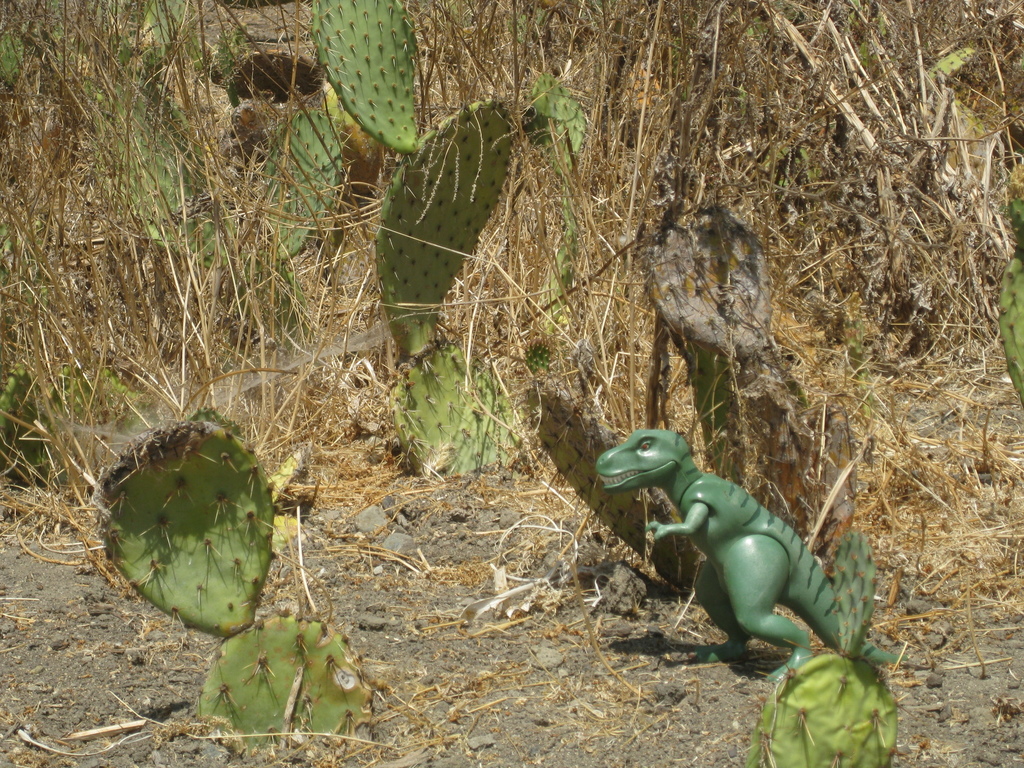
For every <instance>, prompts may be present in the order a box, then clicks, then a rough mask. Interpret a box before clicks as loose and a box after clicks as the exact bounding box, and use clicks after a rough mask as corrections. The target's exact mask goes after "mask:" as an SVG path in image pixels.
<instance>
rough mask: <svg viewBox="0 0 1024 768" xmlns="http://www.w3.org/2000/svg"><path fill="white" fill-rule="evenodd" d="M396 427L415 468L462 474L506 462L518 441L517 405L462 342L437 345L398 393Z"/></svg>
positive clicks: (402, 384)
mask: <svg viewBox="0 0 1024 768" xmlns="http://www.w3.org/2000/svg"><path fill="white" fill-rule="evenodd" d="M394 409H395V428H396V430H397V433H398V439H399V442H400V443H401V445H402V448H403V449H404V450H405V452H406V455H407V456H408V457H409V462H410V464H412V466H413V469H415V470H417V471H421V472H422V471H433V472H436V473H438V474H460V473H463V472H469V471H471V470H474V469H479V468H480V467H483V466H486V465H487V464H492V463H494V462H496V461H501V460H503V459H506V458H507V455H508V451H509V449H510V447H511V446H513V445H514V444H515V437H514V435H513V434H512V431H511V429H510V428H509V427H510V424H511V420H512V406H511V405H510V404H509V402H508V401H507V400H506V399H505V397H504V395H503V394H502V392H501V390H500V388H499V387H498V386H497V384H495V382H494V381H493V379H491V377H490V376H489V375H488V374H487V373H486V372H485V371H483V370H481V369H479V368H473V369H472V370H471V367H470V366H467V364H466V361H465V358H463V356H462V352H461V351H459V348H458V347H455V346H446V347H442V348H440V349H436V350H434V351H433V352H431V353H430V354H429V355H427V356H425V357H424V358H423V359H422V360H420V361H419V363H418V364H417V365H415V366H413V367H412V368H411V369H410V370H409V371H408V372H407V373H406V376H405V378H404V379H403V380H401V381H399V383H398V385H397V386H396V388H395V393H394Z"/></svg>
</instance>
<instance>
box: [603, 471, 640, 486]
mask: <svg viewBox="0 0 1024 768" xmlns="http://www.w3.org/2000/svg"><path fill="white" fill-rule="evenodd" d="M639 474H640V470H639V469H631V470H629V471H628V472H623V473H622V474H620V475H614V476H612V477H605V476H604V475H602V476H601V480H602V481H604V484H605V485H618V484H619V483H621V482H624V481H626V480H628V479H629V478H631V477H633V476H635V475H639Z"/></svg>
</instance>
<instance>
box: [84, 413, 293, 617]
mask: <svg viewBox="0 0 1024 768" xmlns="http://www.w3.org/2000/svg"><path fill="white" fill-rule="evenodd" d="M94 502H95V503H96V506H97V507H98V508H99V509H100V510H101V512H102V518H103V520H102V523H103V535H104V540H105V543H106V547H107V554H108V555H109V557H110V558H111V560H112V561H113V563H114V565H115V566H116V567H117V569H118V570H119V571H120V572H121V573H122V574H124V576H125V577H126V578H127V579H128V580H129V582H130V583H131V585H132V586H133V587H134V588H135V589H136V591H138V592H139V594H141V595H142V596H143V597H145V598H146V599H147V600H149V601H150V602H151V603H153V604H154V605H155V606H156V607H157V608H159V609H160V610H162V611H164V612H166V613H169V614H170V615H172V616H174V617H176V618H179V619H181V621H182V623H183V624H186V625H188V626H191V627H195V628H196V629H200V630H202V631H204V632H209V633H210V634H214V635H219V636H222V637H227V636H230V635H234V634H236V633H237V632H240V631H241V630H243V629H245V628H246V627H248V626H249V625H251V624H252V622H253V620H254V618H255V614H256V605H257V603H258V601H259V596H260V592H261V590H262V589H263V584H264V581H265V580H266V577H267V571H268V569H269V567H270V560H271V556H272V555H271V537H272V535H273V531H274V504H273V501H272V499H271V492H270V487H269V483H268V481H267V477H266V475H265V474H264V472H263V469H262V467H261V466H260V464H259V462H258V461H257V460H256V457H255V456H254V455H253V454H252V453H251V452H250V451H249V450H248V449H246V447H245V446H244V445H243V444H242V442H241V441H240V440H239V439H238V438H237V437H235V436H234V435H233V434H232V433H231V432H230V431H228V430H226V429H224V428H222V427H221V426H219V425H217V424H212V423H210V422H193V421H186V422H179V423H176V424H172V425H171V426H169V427H164V428H160V429H155V430H152V431H150V432H147V433H145V434H143V435H141V436H140V437H139V438H137V439H136V440H135V441H133V442H132V444H131V445H130V446H129V448H128V449H127V450H126V451H125V452H124V454H123V455H122V456H121V457H120V458H119V459H118V460H117V461H116V462H115V463H114V464H113V466H111V467H110V468H109V469H108V470H107V471H106V472H105V473H104V475H103V476H102V477H101V479H100V482H99V484H98V486H97V489H96V493H95V496H94Z"/></svg>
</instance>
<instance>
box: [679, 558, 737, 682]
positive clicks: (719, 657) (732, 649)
mask: <svg viewBox="0 0 1024 768" xmlns="http://www.w3.org/2000/svg"><path fill="white" fill-rule="evenodd" d="M693 589H694V596H695V597H696V598H697V602H698V603H700V605H701V607H702V608H703V609H704V610H705V611H706V612H707V614H708V617H709V618H710V619H711V621H713V622H714V623H715V625H716V626H717V627H718V628H719V629H721V630H722V631H724V632H725V634H726V635H728V640H726V641H725V642H724V643H719V644H718V645H701V646H698V647H697V649H696V650H695V651H694V656H695V657H696V660H697V661H698V662H700V663H702V664H709V663H713V662H718V661H733V660H735V659H738V658H739V657H740V656H742V655H743V651H744V650H745V649H746V647H747V641H748V640H749V639H750V635H748V634H747V633H746V632H744V631H743V628H742V627H741V626H740V624H739V622H738V621H737V620H736V614H735V613H734V612H733V609H732V604H731V603H730V602H729V593H728V592H726V591H725V588H724V587H723V586H722V583H721V581H720V580H719V578H718V574H717V573H716V572H715V569H714V568H713V567H711V565H710V564H709V563H704V565H703V567H702V568H701V569H700V573H699V574H698V576H697V581H696V583H695V584H694V586H693Z"/></svg>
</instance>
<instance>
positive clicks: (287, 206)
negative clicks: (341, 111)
mask: <svg viewBox="0 0 1024 768" xmlns="http://www.w3.org/2000/svg"><path fill="white" fill-rule="evenodd" d="M344 144H345V139H344V137H343V136H341V135H340V134H339V133H338V132H337V131H336V129H335V126H334V122H333V120H332V119H331V117H330V116H329V115H328V113H327V111H326V110H325V109H318V108H314V107H309V108H303V109H301V110H299V111H297V112H296V113H295V114H294V115H292V118H291V120H290V121H288V123H287V124H286V127H285V130H284V131H283V132H282V134H281V136H280V137H279V141H278V144H277V146H276V147H275V149H274V151H273V152H272V153H271V156H270V158H269V160H268V162H267V168H266V173H267V176H268V177H269V178H270V187H269V190H268V198H269V201H270V203H271V205H273V206H276V207H277V208H278V210H279V211H280V213H279V214H277V215H274V216H273V221H274V227H275V229H276V230H277V234H278V237H279V239H280V251H281V255H282V256H284V257H287V258H294V257H295V256H297V255H298V254H299V252H300V251H301V250H302V248H303V246H304V245H305V243H306V240H307V238H308V237H309V236H310V235H311V234H313V233H316V232H318V231H319V232H321V233H325V232H326V231H327V229H328V228H329V226H330V217H331V215H332V214H333V212H334V208H335V205H336V200H337V198H338V195H339V190H340V189H341V187H342V185H343V184H344V182H345V169H344V165H343V162H342V152H343V148H344Z"/></svg>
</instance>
